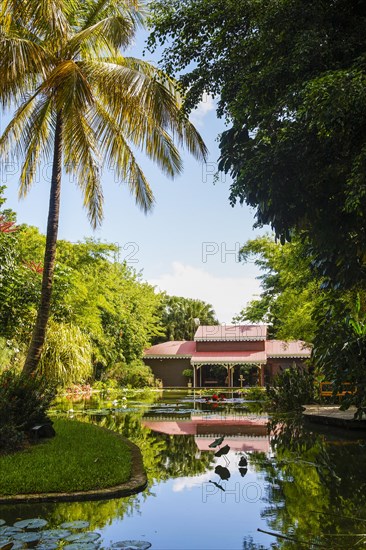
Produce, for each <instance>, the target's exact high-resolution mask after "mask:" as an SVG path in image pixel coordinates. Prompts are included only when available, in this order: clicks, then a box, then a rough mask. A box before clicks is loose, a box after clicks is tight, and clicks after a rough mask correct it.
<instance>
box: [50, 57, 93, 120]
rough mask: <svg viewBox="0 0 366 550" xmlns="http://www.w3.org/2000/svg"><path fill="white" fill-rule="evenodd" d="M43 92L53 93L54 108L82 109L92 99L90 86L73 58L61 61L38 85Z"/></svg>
mask: <svg viewBox="0 0 366 550" xmlns="http://www.w3.org/2000/svg"><path fill="white" fill-rule="evenodd" d="M40 91H42V92H43V93H46V94H47V95H48V94H53V95H54V96H55V100H56V110H57V111H58V112H59V111H63V113H64V114H65V113H66V112H67V111H68V110H69V109H71V110H77V109H80V110H84V109H85V107H86V106H87V105H91V104H92V103H93V101H94V97H93V93H92V90H91V87H90V85H89V83H88V81H87V80H86V78H85V77H84V75H83V73H82V71H81V70H80V67H79V66H78V64H77V63H75V62H74V61H73V60H67V61H61V62H60V63H59V64H58V65H57V66H56V67H55V68H54V70H53V71H52V72H51V73H50V74H49V75H48V77H47V79H46V80H45V81H44V82H43V83H42V85H41V86H40Z"/></svg>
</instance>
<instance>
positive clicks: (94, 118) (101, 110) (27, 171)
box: [0, 0, 206, 373]
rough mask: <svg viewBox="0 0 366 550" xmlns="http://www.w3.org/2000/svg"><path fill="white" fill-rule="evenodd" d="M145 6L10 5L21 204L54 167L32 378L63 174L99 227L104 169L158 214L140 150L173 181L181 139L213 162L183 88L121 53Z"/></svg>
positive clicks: (133, 1)
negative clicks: (187, 110)
mask: <svg viewBox="0 0 366 550" xmlns="http://www.w3.org/2000/svg"><path fill="white" fill-rule="evenodd" d="M143 8H144V5H143V2H139V1H138V0H124V1H116V0H102V1H100V0H84V1H82V0H65V1H60V0H52V1H49V0H25V1H24V2H22V3H19V2H18V1H17V0H5V1H4V2H2V4H1V8H0V48H1V53H2V55H1V60H0V100H1V101H2V105H3V107H4V108H9V107H11V106H13V104H14V103H16V104H17V106H18V108H17V110H16V112H15V114H14V117H13V119H12V120H11V122H10V123H9V125H8V126H7V128H6V129H5V131H4V133H3V135H2V137H1V138H0V153H1V154H9V153H10V154H11V155H13V156H14V157H15V158H16V159H17V160H18V159H20V158H21V159H22V170H21V176H20V195H21V196H24V195H26V193H27V192H28V190H29V189H30V187H31V185H32V183H33V180H34V176H35V173H36V171H37V167H38V166H39V163H40V162H41V161H42V160H50V161H51V162H52V166H53V170H52V178H51V190H50V202H49V214H48V225H47V240H46V250H45V256H44V270H43V281H42V293H41V303H40V306H39V309H38V315H37V320H36V324H35V328H34V331H33V335H32V341H31V344H30V347H29V351H28V356H27V359H26V362H25V366H24V371H25V372H26V373H32V372H34V371H35V369H36V368H37V365H38V363H39V360H40V357H41V353H42V347H43V343H44V339H45V333H46V326H47V321H48V317H49V310H50V302H51V292H52V282H53V274H54V268H55V255H56V242H57V233H58V223H59V205H60V193H61V176H62V170H63V169H64V170H65V171H66V173H69V174H73V175H74V177H75V179H76V181H77V184H78V186H79V187H80V189H81V191H82V193H83V197H84V206H85V208H86V209H87V211H88V215H89V219H90V221H91V223H92V225H93V227H95V226H97V225H98V224H99V223H100V222H101V220H102V216H103V209H102V204H103V192H102V186H101V168H102V166H103V163H104V162H105V163H108V165H109V166H112V167H113V168H114V170H115V172H116V174H117V176H118V177H119V178H120V179H121V180H122V181H127V182H128V186H129V189H130V191H131V193H132V194H133V195H134V197H135V200H136V203H137V204H138V206H140V207H141V208H142V209H143V210H144V211H148V210H149V209H151V207H152V204H153V194H152V191H151V188H150V186H149V184H148V182H147V180H146V178H145V175H144V174H143V172H142V170H141V168H140V167H139V165H138V163H137V160H136V158H135V155H134V149H135V148H137V149H142V150H143V151H145V153H146V154H147V155H148V157H150V158H151V159H152V160H153V161H155V162H156V163H157V164H158V165H159V166H160V168H161V169H162V170H163V172H164V173H165V174H167V175H168V176H171V177H173V176H174V175H175V174H177V173H179V172H180V171H181V169H182V162H181V158H180V155H179V152H178V150H177V148H176V145H175V144H174V141H173V138H172V136H174V138H176V140H177V141H178V143H179V144H184V145H186V146H187V148H188V150H189V151H190V152H191V153H192V154H193V155H194V156H195V157H196V158H198V159H202V158H204V157H205V154H206V148H205V146H204V143H203V141H202V139H201V138H200V136H199V134H198V133H197V132H196V131H195V129H194V127H193V126H192V125H191V124H190V123H189V121H188V119H187V117H185V116H183V114H182V109H181V98H180V95H179V92H178V89H177V86H176V84H175V82H174V81H173V80H172V79H170V78H169V77H167V76H166V75H165V74H163V73H162V71H160V70H157V69H156V68H154V67H153V66H152V65H151V64H149V63H147V62H145V61H140V60H138V59H134V58H128V57H123V56H122V55H121V54H120V49H121V48H123V47H126V46H128V45H129V44H130V43H131V41H132V40H133V38H134V36H135V32H136V29H137V27H138V25H142V24H143V13H144V9H143Z"/></svg>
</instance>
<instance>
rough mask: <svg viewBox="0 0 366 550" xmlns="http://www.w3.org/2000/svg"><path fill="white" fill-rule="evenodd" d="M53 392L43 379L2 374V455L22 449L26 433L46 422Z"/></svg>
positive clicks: (0, 377) (0, 440)
mask: <svg viewBox="0 0 366 550" xmlns="http://www.w3.org/2000/svg"><path fill="white" fill-rule="evenodd" d="M54 396H55V392H54V389H52V387H51V386H50V385H49V384H48V383H46V382H45V380H44V379H42V378H41V377H39V378H36V377H29V376H24V375H22V374H17V373H15V372H14V371H11V370H7V371H5V372H3V373H2V374H0V453H3V452H7V451H12V450H15V449H18V448H21V447H22V446H23V445H24V444H25V443H26V440H27V432H28V431H29V430H30V428H32V427H33V426H34V425H35V424H39V423H40V424H42V423H44V422H46V421H47V414H46V413H47V410H48V408H49V406H50V405H51V401H52V400H53V398H54Z"/></svg>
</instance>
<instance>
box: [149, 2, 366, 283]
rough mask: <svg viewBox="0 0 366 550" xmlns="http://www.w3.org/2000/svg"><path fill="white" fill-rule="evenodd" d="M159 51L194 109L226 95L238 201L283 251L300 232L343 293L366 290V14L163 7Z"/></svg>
mask: <svg viewBox="0 0 366 550" xmlns="http://www.w3.org/2000/svg"><path fill="white" fill-rule="evenodd" d="M152 10H153V11H152V13H153V17H152V24H153V25H154V28H153V32H152V35H151V38H150V46H152V47H153V46H154V44H155V45H156V44H161V43H162V42H164V40H166V39H168V47H167V48H166V50H165V53H164V62H165V67H166V68H167V69H168V70H170V71H171V72H176V73H178V72H179V74H182V76H181V82H182V85H183V86H184V87H186V89H187V90H189V94H188V102H187V108H191V107H192V106H194V105H196V104H197V102H198V101H199V100H200V98H201V95H202V93H203V92H211V93H212V94H217V95H219V96H220V97H219V114H223V115H225V116H226V117H227V119H228V121H229V122H230V123H231V128H229V129H228V130H227V131H225V132H224V133H223V134H222V136H221V143H220V148H221V161H220V165H219V169H221V170H224V171H225V172H229V173H230V174H231V175H232V177H233V184H232V187H231V195H230V200H231V202H232V204H235V203H236V202H240V203H244V202H245V203H247V204H248V205H250V206H252V207H254V209H255V212H256V219H257V224H258V225H263V224H270V225H271V226H272V228H273V229H274V231H275V233H276V235H277V237H279V238H281V240H282V242H284V241H285V240H289V239H290V238H291V233H292V231H293V230H294V229H296V230H297V231H301V232H302V234H303V235H304V238H305V239H307V240H309V242H310V244H311V245H312V255H313V256H314V260H315V264H314V265H316V267H317V268H318V270H319V271H320V273H321V274H322V275H326V276H327V277H329V281H330V282H331V283H333V284H334V286H337V285H341V286H342V287H343V288H347V287H350V286H352V285H354V284H362V285H363V286H365V282H366V260H365V258H366V223H365V215H364V213H365V210H366V193H365V185H366V171H365V164H366V132H365V128H366V86H365V84H366V65H365V55H366V42H365V39H364V28H365V24H366V4H365V2H364V1H362V0H355V1H353V2H349V1H348V0H307V1H306V2H304V1H303V0H276V1H273V2H270V1H268V0H241V1H240V2H235V1H234V0H227V1H225V2H222V1H221V0H153V2H152Z"/></svg>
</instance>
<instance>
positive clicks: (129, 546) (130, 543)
mask: <svg viewBox="0 0 366 550" xmlns="http://www.w3.org/2000/svg"><path fill="white" fill-rule="evenodd" d="M112 548H122V549H123V550H148V548H151V543H150V542H147V541H145V540H122V541H119V542H115V543H113V544H112Z"/></svg>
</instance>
